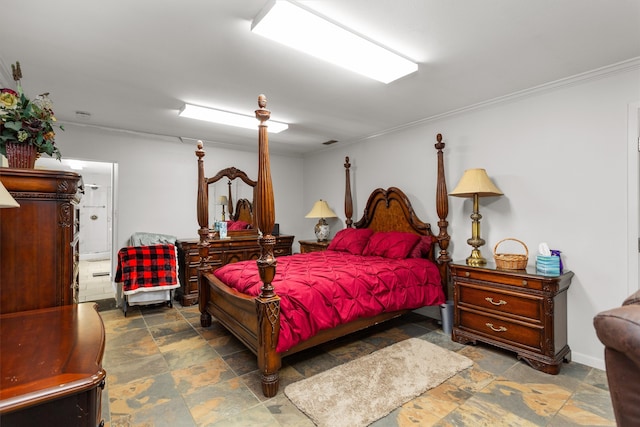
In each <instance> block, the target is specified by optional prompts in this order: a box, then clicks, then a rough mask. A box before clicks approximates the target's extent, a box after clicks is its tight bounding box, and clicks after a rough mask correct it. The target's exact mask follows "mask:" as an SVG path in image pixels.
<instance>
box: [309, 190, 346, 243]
mask: <svg viewBox="0 0 640 427" xmlns="http://www.w3.org/2000/svg"><path fill="white" fill-rule="evenodd" d="M337 216H338V215H336V213H335V212H334V211H332V210H331V208H330V207H329V205H328V204H327V202H326V201H324V200H322V199H320V200H318V201H317V202H316V203H315V204H314V205H313V208H311V211H310V212H309V213H308V214H307V215H306V216H305V218H320V219H319V220H318V223H317V224H316V226H315V228H314V232H315V234H316V237H317V238H318V241H319V242H322V241H326V240H327V239H328V238H329V231H330V230H329V224H328V223H327V221H326V220H325V218H335V217H337Z"/></svg>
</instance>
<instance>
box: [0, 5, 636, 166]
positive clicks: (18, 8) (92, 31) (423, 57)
mask: <svg viewBox="0 0 640 427" xmlns="http://www.w3.org/2000/svg"><path fill="white" fill-rule="evenodd" d="M266 2H267V0H186V1H184V0H183V1H176V0H135V1H134V0H103V1H86V0H58V1H51V0H3V2H2V18H1V22H2V24H1V25H0V40H1V42H0V83H1V84H2V86H6V85H9V87H13V84H12V83H13V81H12V79H11V74H10V65H11V64H12V63H14V62H15V61H20V63H21V66H22V71H23V79H22V84H23V87H24V90H25V91H26V92H27V94H28V95H31V96H33V95H36V94H38V93H41V92H50V96H51V98H52V99H53V101H54V107H55V113H56V116H57V117H58V119H59V120H60V121H62V122H65V123H79V124H82V125H91V126H99V127H105V128H116V129H123V130H127V131H135V132H144V133H151V134H157V135H166V136H171V137H186V138H194V139H203V140H205V141H207V142H215V143H220V144H229V146H232V147H236V148H242V149H254V147H255V146H256V140H257V136H256V135H257V132H255V131H252V130H248V131H247V130H242V129H237V130H236V129H235V128H228V127H224V126H217V125H213V124H211V123H206V122H199V121H195V120H192V119H184V118H179V117H178V115H177V114H178V109H179V108H180V107H181V106H182V104H183V103H185V102H189V103H193V104H197V105H202V106H211V107H217V108H223V109H229V110H233V111H237V112H246V113H248V114H252V113H253V110H255V109H256V108H257V96H258V94H260V93H264V94H266V96H267V98H268V101H269V102H268V106H267V107H268V108H269V109H270V110H271V111H272V119H274V120H282V121H286V122H288V123H290V128H289V130H287V131H285V132H282V133H280V134H271V135H270V137H269V139H270V147H271V149H272V150H273V151H274V152H281V153H292V154H301V153H305V152H311V151H315V150H320V149H322V148H324V146H323V145H322V144H321V143H322V142H324V141H327V140H331V139H335V140H338V141H340V142H341V143H349V142H353V141H359V140H362V139H366V138H367V137H369V136H372V135H376V134H379V133H382V132H385V131H387V130H390V129H394V128H398V127H401V126H404V125H406V124H409V123H412V122H415V121H419V120H423V119H425V118H429V117H434V116H437V115H440V114H443V113H446V112H450V111H453V110H456V109H460V108H464V107H467V106H470V105H474V104H478V103H481V102H485V101H488V100H491V99H494V98H498V97H503V96H507V95H509V94H512V93H514V92H518V91H522V90H526V89H529V88H532V87H535V86H538V85H541V84H544V83H547V82H551V81H555V80H559V79H563V78H566V77H569V76H573V75H577V74H580V73H584V72H587V71H591V70H594V69H598V68H600V67H603V66H607V65H610V64H615V63H618V62H621V61H626V60H629V59H632V58H638V57H640V1H638V0H615V1H606V0H519V1H518V0H483V1H477V0H458V1H446V0H349V1H345V0H322V1H302V2H301V3H304V4H305V5H307V6H308V7H311V8H314V9H316V10H318V11H320V12H321V13H323V14H325V15H327V16H330V17H331V18H332V19H334V20H335V21H338V22H341V23H342V24H344V25H346V26H349V27H351V28H353V29H354V30H355V31H357V32H359V33H362V34H364V35H367V36H368V37H369V38H371V39H374V40H376V41H378V42H379V43H381V44H383V45H386V46H388V47H390V48H392V49H394V50H396V51H399V52H402V53H403V54H404V55H405V56H407V57H409V58H411V59H413V60H416V61H417V62H419V70H418V72H416V73H414V74H411V75H409V76H406V77H404V78H402V79H400V80H397V81H395V82H392V83H390V84H388V85H385V84H382V83H379V82H376V81H373V80H369V79H367V78H365V77H361V76H359V75H356V74H353V73H351V72H348V71H344V70H342V69H340V68H337V67H334V66H332V65H329V64H325V63H323V62H321V61H319V60H317V59H314V58H312V57H310V56H307V55H304V54H301V53H298V52H296V51H292V50H290V49H288V48H286V47H284V46H281V45H278V44H274V43H272V42H270V41H268V40H266V39H263V38H261V37H260V36H257V35H254V34H253V33H251V32H250V25H251V20H252V19H253V18H254V16H256V15H257V14H258V12H259V11H260V10H261V9H262V8H263V6H264V5H265V4H266ZM76 111H85V112H89V113H91V117H90V119H79V118H77V117H76ZM256 123H257V122H256Z"/></svg>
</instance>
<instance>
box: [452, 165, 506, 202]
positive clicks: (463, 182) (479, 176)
mask: <svg viewBox="0 0 640 427" xmlns="http://www.w3.org/2000/svg"><path fill="white" fill-rule="evenodd" d="M449 194H450V195H451V196H457V197H473V195H474V194H477V195H478V196H479V197H486V196H502V194H503V193H502V191H500V189H499V188H498V187H496V186H495V184H494V183H493V182H492V181H491V179H490V178H489V176H488V175H487V171H486V170H484V169H467V170H466V171H464V175H462V178H460V181H459V182H458V185H457V186H456V188H455V189H454V190H453V191H452V192H451V193H449Z"/></svg>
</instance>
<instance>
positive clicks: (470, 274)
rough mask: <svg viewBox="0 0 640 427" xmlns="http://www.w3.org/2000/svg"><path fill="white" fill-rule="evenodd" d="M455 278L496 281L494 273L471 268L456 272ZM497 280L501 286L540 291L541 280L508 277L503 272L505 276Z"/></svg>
mask: <svg viewBox="0 0 640 427" xmlns="http://www.w3.org/2000/svg"><path fill="white" fill-rule="evenodd" d="M457 276H458V277H460V278H465V279H471V280H483V281H487V282H495V281H496V280H497V279H496V277H497V276H496V273H495V272H487V271H483V270H476V269H472V268H469V269H467V268H465V269H464V270H462V271H459V272H457ZM499 280H500V284H501V285H511V286H517V287H519V288H526V289H535V290H541V289H542V280H540V279H535V278H529V277H522V276H519V275H510V274H508V272H505V274H502V275H500V278H499Z"/></svg>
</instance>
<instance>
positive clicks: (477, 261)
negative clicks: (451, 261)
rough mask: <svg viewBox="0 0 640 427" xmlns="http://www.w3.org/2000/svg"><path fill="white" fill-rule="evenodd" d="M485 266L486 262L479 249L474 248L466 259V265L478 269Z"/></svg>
mask: <svg viewBox="0 0 640 427" xmlns="http://www.w3.org/2000/svg"><path fill="white" fill-rule="evenodd" d="M486 264H487V260H486V259H485V258H484V257H483V256H482V254H481V253H480V249H478V248H475V249H474V250H472V251H471V255H469V257H468V258H467V265H470V266H472V267H480V266H483V265H486Z"/></svg>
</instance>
